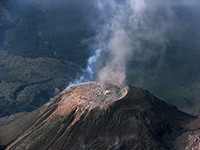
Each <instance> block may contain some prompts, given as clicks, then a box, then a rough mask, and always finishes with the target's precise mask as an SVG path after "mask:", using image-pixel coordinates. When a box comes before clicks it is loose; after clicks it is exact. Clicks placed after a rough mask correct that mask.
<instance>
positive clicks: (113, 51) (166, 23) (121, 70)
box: [75, 0, 173, 86]
mask: <svg viewBox="0 0 200 150" xmlns="http://www.w3.org/2000/svg"><path fill="white" fill-rule="evenodd" d="M97 8H98V10H99V11H100V14H101V19H102V22H104V23H103V25H101V28H100V29H99V34H97V36H96V38H95V41H96V42H95V47H96V48H98V49H97V51H96V52H95V55H94V56H92V57H90V58H89V60H88V67H87V69H86V70H84V71H83V74H86V76H85V75H83V76H81V77H80V78H79V79H78V80H76V81H75V83H79V82H82V81H86V78H87V80H97V81H100V82H107V83H112V84H116V85H118V86H123V85H125V84H126V71H127V70H126V65H127V63H128V62H129V60H130V59H132V58H134V59H138V60H145V61H146V60H148V59H149V58H151V57H152V56H155V55H160V60H159V61H161V60H162V56H163V55H164V53H165V48H166V44H167V38H166V36H165V34H166V32H167V30H168V28H169V27H170V26H171V22H172V19H173V12H172V11H171V9H170V5H169V4H168V3H166V2H162V3H161V2H159V1H145V0H134V1H115V0H110V1H100V0H99V1H97ZM99 48H100V49H102V50H101V51H102V52H101V53H103V54H104V55H102V56H100V53H99ZM97 54H98V55H97ZM105 55H106V56H107V57H106V58H105ZM91 58H92V60H93V61H90V59H91ZM93 58H96V59H93ZM97 60H98V61H97ZM91 66H92V67H91ZM97 68H98V69H97ZM94 69H96V70H94Z"/></svg>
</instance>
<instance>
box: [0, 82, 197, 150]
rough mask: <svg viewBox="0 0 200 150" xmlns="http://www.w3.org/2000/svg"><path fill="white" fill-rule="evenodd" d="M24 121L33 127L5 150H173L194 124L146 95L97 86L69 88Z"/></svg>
mask: <svg viewBox="0 0 200 150" xmlns="http://www.w3.org/2000/svg"><path fill="white" fill-rule="evenodd" d="M36 112H37V113H40V114H39V115H36V114H37V113H36ZM33 114H34V115H33ZM28 115H29V117H27V118H29V119H32V120H35V123H33V125H32V127H30V128H28V126H26V128H27V130H26V131H25V132H24V133H23V134H20V136H18V137H15V138H14V137H13V140H12V142H11V143H10V144H9V145H8V146H7V148H6V150H22V149H23V150H36V149H41V150H66V149H67V150H80V149H83V150H84V149H85V150H109V149H113V150H136V149H137V150H142V149H146V150H152V149H153V150H165V149H166V150H167V149H175V148H176V149H178V148H180V146H179V145H178V144H180V142H181V140H178V138H179V137H180V136H182V135H183V134H185V133H186V132H187V131H189V130H188V129H189V126H188V124H189V123H191V121H193V120H195V119H196V118H195V117H193V116H191V115H188V114H185V113H183V112H181V111H179V110H177V109H176V107H175V106H169V105H168V104H167V103H165V102H163V101H161V100H159V99H158V98H156V97H155V96H153V95H152V94H151V93H150V92H148V91H147V90H143V89H139V88H136V87H131V86H127V87H124V88H122V89H120V88H118V87H116V86H114V85H110V84H102V83H97V82H90V83H84V84H79V85H74V86H71V87H70V88H68V89H66V90H64V91H63V92H62V93H60V94H59V95H57V96H56V97H55V100H54V102H52V103H48V104H46V105H44V106H42V107H41V108H39V109H38V110H36V111H35V113H34V112H33V113H32V114H28ZM28 115H27V116H28ZM35 116H37V117H35ZM38 118H39V119H38ZM29 119H27V120H25V121H24V124H26V123H27V122H29ZM16 127H17V126H14V127H13V128H16ZM0 131H1V132H2V135H4V133H5V132H4V131H3V130H1V128H0ZM16 134H18V135H19V133H16ZM0 138H1V137H0ZM174 141H176V142H174ZM191 142H193V141H191ZM189 145H192V144H189ZM186 146H187V145H186ZM195 150H196V149H195Z"/></svg>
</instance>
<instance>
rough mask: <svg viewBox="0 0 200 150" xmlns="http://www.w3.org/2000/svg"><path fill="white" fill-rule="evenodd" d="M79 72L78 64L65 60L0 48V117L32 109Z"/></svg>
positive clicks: (46, 99)
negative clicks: (13, 54)
mask: <svg viewBox="0 0 200 150" xmlns="http://www.w3.org/2000/svg"><path fill="white" fill-rule="evenodd" d="M79 71H80V66H78V65H76V64H73V63H71V62H68V61H61V60H57V59H54V58H37V59H30V58H24V57H21V56H12V55H9V54H8V53H7V52H6V51H0V117H2V116H7V115H10V114H14V113H17V112H24V111H33V110H35V109H36V108H38V107H40V106H41V105H43V104H44V103H46V102H47V101H49V99H50V98H51V97H53V96H55V95H56V94H58V93H59V92H60V90H63V89H64V88H65V87H66V86H67V85H68V83H69V82H70V81H72V80H74V79H75V78H76V75H77V72H79Z"/></svg>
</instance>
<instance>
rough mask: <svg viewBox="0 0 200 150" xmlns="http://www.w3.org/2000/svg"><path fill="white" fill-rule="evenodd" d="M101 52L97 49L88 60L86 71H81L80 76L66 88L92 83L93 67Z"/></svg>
mask: <svg viewBox="0 0 200 150" xmlns="http://www.w3.org/2000/svg"><path fill="white" fill-rule="evenodd" d="M101 51H102V50H101V49H97V50H96V51H95V54H94V55H93V56H91V57H89V58H88V61H87V67H86V69H84V70H82V75H81V76H79V77H78V78H77V79H76V80H75V81H74V82H70V84H69V85H68V87H70V86H72V85H74V84H78V83H83V82H88V81H92V80H93V79H94V75H95V66H96V64H97V62H98V60H99V58H100V56H101ZM68 87H67V88H68Z"/></svg>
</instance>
